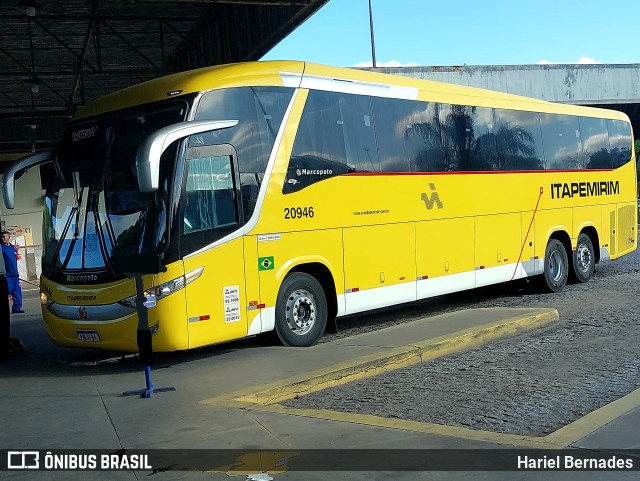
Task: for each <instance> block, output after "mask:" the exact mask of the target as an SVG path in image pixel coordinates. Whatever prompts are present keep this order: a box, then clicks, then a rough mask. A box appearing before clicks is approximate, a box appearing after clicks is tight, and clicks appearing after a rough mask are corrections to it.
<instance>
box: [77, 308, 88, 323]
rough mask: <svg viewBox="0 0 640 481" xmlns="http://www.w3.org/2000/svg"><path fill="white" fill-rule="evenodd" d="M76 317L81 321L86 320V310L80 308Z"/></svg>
mask: <svg viewBox="0 0 640 481" xmlns="http://www.w3.org/2000/svg"><path fill="white" fill-rule="evenodd" d="M78 317H79V318H80V319H82V320H83V321H84V320H85V319H86V318H87V308H86V307H81V308H79V309H78Z"/></svg>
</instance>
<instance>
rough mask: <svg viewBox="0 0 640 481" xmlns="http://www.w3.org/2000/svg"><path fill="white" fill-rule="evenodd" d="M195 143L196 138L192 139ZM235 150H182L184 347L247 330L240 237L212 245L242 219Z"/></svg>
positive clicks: (219, 147)
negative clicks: (185, 341) (187, 339)
mask: <svg viewBox="0 0 640 481" xmlns="http://www.w3.org/2000/svg"><path fill="white" fill-rule="evenodd" d="M192 143H196V144H197V142H192ZM236 159H237V156H236V152H235V149H234V148H233V147H232V146H231V145H228V144H225V145H206V146H198V145H197V146H194V147H189V148H187V149H186V153H185V161H184V174H183V176H184V180H183V189H182V192H183V194H182V207H181V209H180V212H181V214H180V215H181V216H182V235H181V238H180V251H181V254H182V256H183V258H184V267H185V275H186V278H187V282H188V281H189V278H190V277H191V278H193V277H195V276H196V275H197V273H198V272H199V270H200V269H202V274H201V275H200V276H199V277H198V278H197V279H195V280H193V282H190V283H188V284H187V285H186V299H187V321H188V331H189V348H193V347H197V346H203V345H207V344H213V343H218V342H223V341H227V340H230V339H236V338H239V337H243V336H246V335H247V317H246V314H247V313H246V311H245V308H244V306H246V305H247V303H246V294H245V280H244V279H245V273H244V249H243V239H242V236H238V237H236V238H233V239H231V240H229V241H227V242H223V243H221V244H219V245H215V246H213V244H214V243H216V242H218V241H220V240H222V239H223V238H225V237H227V236H229V235H230V234H232V233H233V232H235V231H237V230H238V229H239V228H240V227H241V226H242V224H243V218H242V215H243V214H242V210H241V209H240V208H239V207H240V205H241V204H240V189H239V175H238V169H237V161H236Z"/></svg>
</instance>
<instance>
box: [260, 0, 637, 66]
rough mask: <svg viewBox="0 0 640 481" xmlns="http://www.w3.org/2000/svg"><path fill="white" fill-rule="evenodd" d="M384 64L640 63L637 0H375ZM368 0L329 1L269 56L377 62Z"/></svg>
mask: <svg viewBox="0 0 640 481" xmlns="http://www.w3.org/2000/svg"><path fill="white" fill-rule="evenodd" d="M371 3H372V10H373V24H374V38H375V52H376V64H377V66H379V67H383V66H411V65H419V66H431V65H441V66H445V65H518V64H538V63H640V49H638V46H639V45H640V39H639V38H640V37H639V35H640V34H639V33H638V28H637V26H638V21H637V16H636V15H634V12H635V11H636V10H637V8H638V1H637V0H372V2H371ZM369 32H370V30H369V1H368V0H329V2H328V3H327V4H326V5H325V6H324V7H322V8H321V9H320V10H319V11H318V12H316V13H315V14H314V15H313V16H311V17H310V18H309V19H308V20H307V21H306V22H304V23H303V24H302V25H301V26H300V27H298V28H297V29H296V30H295V31H294V32H293V33H292V34H290V35H289V36H288V37H287V38H285V39H284V40H283V41H282V42H280V43H279V44H278V45H276V46H275V47H274V48H273V49H272V50H271V51H270V52H268V53H267V55H265V56H264V57H263V59H264V60H275V59H281V60H306V61H309V62H316V63H323V64H328V65H335V66H340V67H353V66H358V67H359V66H370V65H371V58H372V56H371V37H370V33H369Z"/></svg>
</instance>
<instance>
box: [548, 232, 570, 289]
mask: <svg viewBox="0 0 640 481" xmlns="http://www.w3.org/2000/svg"><path fill="white" fill-rule="evenodd" d="M568 277H569V257H568V256H567V251H566V250H565V248H564V245H563V244H562V242H560V241H559V240H557V239H550V240H549V242H548V243H547V248H546V249H545V251H544V274H543V275H542V288H543V290H544V291H547V292H560V291H561V290H562V288H563V287H564V286H565V284H566V283H567V278H568Z"/></svg>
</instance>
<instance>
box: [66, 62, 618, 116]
mask: <svg viewBox="0 0 640 481" xmlns="http://www.w3.org/2000/svg"><path fill="white" fill-rule="evenodd" d="M283 74H288V75H293V76H295V77H300V76H305V77H315V78H325V79H337V80H347V81H351V82H356V83H358V82H361V83H362V84H370V85H371V84H378V85H388V86H395V87H404V88H408V89H415V91H416V98H417V99H419V100H426V101H435V102H442V103H451V104H462V105H475V106H479V107H482V106H486V107H501V108H509V109H514V110H532V111H541V112H556V113H565V114H573V115H586V116H597V117H602V118H611V119H625V120H628V119H627V117H626V116H625V115H624V114H622V113H620V112H616V111H613V110H606V109H595V108H590V107H578V106H573V105H569V104H559V103H553V102H547V101H544V100H539V99H534V98H530V97H523V96H519V95H513V94H507V93H503V92H498V91H492V90H485V89H480V88H476V87H467V86H462V85H456V84H448V83H444V82H436V81H432V80H422V79H415V78H411V77H405V76H401V75H390V74H385V73H379V72H372V71H368V70H360V69H352V68H342V67H330V66H326V65H319V64H313V63H307V62H302V61H264V62H246V63H235V64H227V65H220V66H215V67H205V68H201V69H197V70H190V71H186V72H180V73H176V74H172V75H167V76H164V77H159V78H157V79H154V80H150V81H148V82H143V83H140V84H137V85H133V86H131V87H128V88H125V89H123V90H119V91H117V92H114V93H111V94H109V95H106V96H104V97H101V98H99V99H97V100H94V101H92V102H90V103H89V104H87V105H86V106H85V107H82V108H80V109H79V110H78V111H77V112H76V114H75V115H74V116H73V120H77V119H82V118H85V117H92V116H94V115H100V114H104V113H107V112H112V111H115V110H120V109H124V108H127V107H134V106H137V105H142V104H146V103H150V102H155V101H159V100H163V99H167V98H170V97H172V96H173V97H174V98H179V97H180V96H181V95H186V94H190V93H194V92H201V91H205V90H212V89H218V88H229V87H241V86H283V85H284V83H283Z"/></svg>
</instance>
